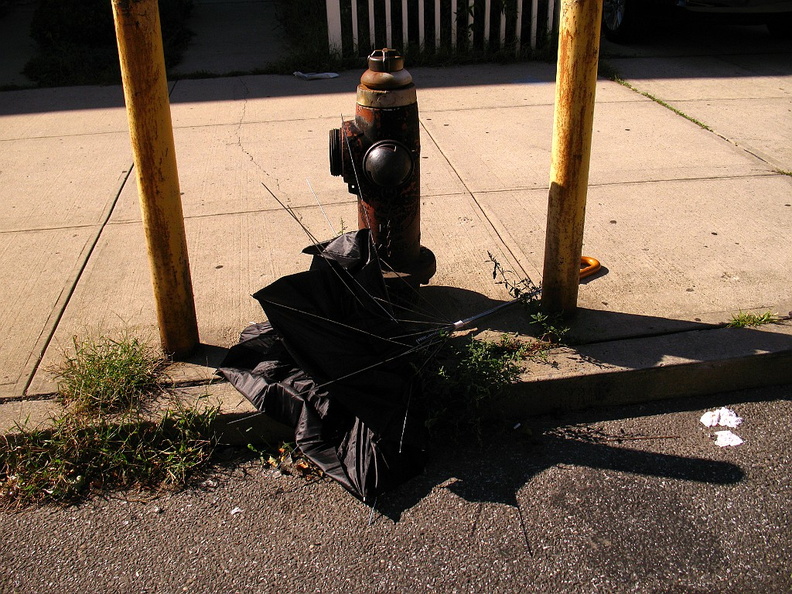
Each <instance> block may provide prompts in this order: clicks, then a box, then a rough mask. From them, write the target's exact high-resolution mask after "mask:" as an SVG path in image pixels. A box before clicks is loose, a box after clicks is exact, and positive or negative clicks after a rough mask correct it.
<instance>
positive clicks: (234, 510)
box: [231, 507, 242, 516]
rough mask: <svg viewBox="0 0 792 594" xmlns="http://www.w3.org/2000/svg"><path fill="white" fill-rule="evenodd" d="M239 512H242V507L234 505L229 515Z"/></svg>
mask: <svg viewBox="0 0 792 594" xmlns="http://www.w3.org/2000/svg"><path fill="white" fill-rule="evenodd" d="M241 513H242V508H241V507H235V508H234V509H232V510H231V515H232V516H235V515H237V514H241Z"/></svg>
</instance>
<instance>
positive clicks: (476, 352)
mask: <svg viewBox="0 0 792 594" xmlns="http://www.w3.org/2000/svg"><path fill="white" fill-rule="evenodd" d="M529 348H530V347H529V346H528V345H526V344H525V343H522V342H521V341H519V340H517V339H515V338H513V337H511V336H509V335H506V334H504V335H503V336H501V338H500V340H499V341H488V340H477V339H474V338H472V337H465V338H464V339H463V342H462V343H461V344H459V343H458V342H453V341H450V342H448V343H447V344H446V346H445V347H444V349H443V351H442V352H440V353H439V354H438V356H437V357H436V358H435V359H434V360H432V362H431V363H430V365H429V368H428V369H427V370H425V372H424V374H423V378H424V391H425V393H426V394H428V395H431V397H430V398H428V399H427V403H426V407H427V411H426V413H427V415H426V416H427V422H426V426H427V428H428V429H429V431H430V433H432V434H442V435H444V436H446V435H450V436H452V437H453V436H464V437H465V438H466V439H467V438H469V437H471V436H472V437H474V438H475V439H477V440H478V441H479V443H480V442H481V440H482V430H483V422H484V419H485V418H486V417H487V413H488V407H489V406H490V405H491V403H492V401H493V399H494V397H496V396H497V395H498V394H500V393H501V392H502V391H503V389H504V388H506V386H508V385H509V384H511V383H513V382H514V381H515V380H516V379H517V378H518V377H519V375H520V365H519V362H520V361H521V360H522V359H524V358H525V357H526V356H528V354H529Z"/></svg>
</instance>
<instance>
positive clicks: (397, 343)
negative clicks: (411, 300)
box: [261, 298, 410, 347]
mask: <svg viewBox="0 0 792 594" xmlns="http://www.w3.org/2000/svg"><path fill="white" fill-rule="evenodd" d="M261 301H264V302H266V303H270V304H272V305H274V306H276V307H281V308H283V309H288V310H289V311H293V312H295V313H299V314H302V315H304V316H307V317H311V318H316V319H317V320H322V321H323V322H329V323H331V324H335V325H336V326H338V327H340V328H344V329H345V330H351V331H353V332H357V333H359V334H363V335H365V336H369V337H371V338H376V339H378V340H382V341H384V342H389V343H391V344H395V345H398V346H402V347H405V346H410V345H408V344H405V343H403V342H399V341H398V340H394V339H392V338H387V337H385V336H380V335H378V334H374V333H373V332H368V331H367V330H363V329H362V328H356V327H355V326H350V325H349V324H344V323H343V322H339V321H338V320H334V319H332V318H327V317H325V316H321V315H319V314H315V313H313V312H310V311H305V310H304V309H299V308H296V307H292V306H290V305H286V304H285V303H279V302H277V301H272V300H271V299H265V298H261Z"/></svg>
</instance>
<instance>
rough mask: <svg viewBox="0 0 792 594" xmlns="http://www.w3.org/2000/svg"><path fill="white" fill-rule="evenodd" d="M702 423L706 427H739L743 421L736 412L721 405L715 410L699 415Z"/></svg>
mask: <svg viewBox="0 0 792 594" xmlns="http://www.w3.org/2000/svg"><path fill="white" fill-rule="evenodd" d="M701 422H702V424H704V425H706V426H707V427H731V428H732V429H734V428H735V427H739V426H740V423H742V422H743V420H742V417H738V416H737V413H736V412H734V411H733V410H731V409H728V408H726V407H725V406H724V407H721V408H719V409H717V410H711V411H708V412H705V413H704V414H703V415H701Z"/></svg>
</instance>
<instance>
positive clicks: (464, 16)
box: [326, 0, 557, 55]
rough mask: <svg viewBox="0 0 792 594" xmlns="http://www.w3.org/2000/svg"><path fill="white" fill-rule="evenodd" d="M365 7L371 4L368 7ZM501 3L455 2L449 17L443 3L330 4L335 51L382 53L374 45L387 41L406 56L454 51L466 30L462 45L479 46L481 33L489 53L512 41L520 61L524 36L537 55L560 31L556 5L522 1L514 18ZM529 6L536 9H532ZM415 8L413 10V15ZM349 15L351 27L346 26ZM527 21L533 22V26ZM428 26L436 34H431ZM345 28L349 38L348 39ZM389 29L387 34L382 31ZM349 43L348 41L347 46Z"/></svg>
mask: <svg viewBox="0 0 792 594" xmlns="http://www.w3.org/2000/svg"><path fill="white" fill-rule="evenodd" d="M342 1H344V2H345V8H346V10H342ZM350 2H351V5H350ZM397 2H398V3H400V4H401V7H400V8H401V10H400V11H399V10H396V11H395V10H394V5H396V6H398V4H397ZM363 3H367V5H366V4H363ZM495 3H496V4H495V5H494V6H493V1H492V0H478V1H476V0H450V11H449V10H448V9H447V8H446V9H444V10H443V9H441V4H442V2H441V0H417V5H416V3H415V2H408V0H326V5H327V30H328V42H329V46H330V51H331V52H346V51H347V50H348V49H352V50H353V51H355V52H358V53H368V52H370V51H371V50H373V49H376V48H375V47H374V45H375V43H376V42H375V41H372V40H380V39H383V38H384V41H385V44H386V46H387V47H396V48H397V49H402V50H406V48H408V47H409V46H410V45H412V44H417V45H418V47H420V48H422V49H424V50H431V49H432V48H434V50H435V51H437V50H438V49H439V48H440V47H442V46H443V44H445V45H446V46H449V47H450V48H451V49H452V50H453V49H455V48H456V47H457V45H458V43H459V39H460V34H459V32H460V27H462V28H464V29H466V33H465V34H464V35H463V37H462V39H463V40H464V39H465V38H466V40H467V42H468V44H471V45H472V44H473V43H474V39H473V34H474V33H473V32H474V30H478V31H480V34H479V37H480V39H479V40H478V42H479V44H481V45H483V47H485V48H491V47H492V46H493V45H495V46H497V47H500V48H503V47H506V43H507V38H508V39H509V41H510V43H513V44H514V49H515V52H516V54H517V55H520V53H521V52H522V50H523V47H524V43H525V42H524V40H523V36H524V33H525V31H526V29H527V32H528V37H529V39H528V40H527V42H528V44H529V45H530V48H531V49H536V47H537V42H538V40H539V39H540V37H539V36H540V35H544V36H547V35H549V34H550V33H552V32H553V30H554V27H555V26H556V21H557V18H556V2H555V0H541V1H540V0H525V1H524V0H516V11H515V10H510V11H508V13H507V11H505V10H504V9H503V4H502V2H500V1H499V0H495ZM529 3H530V6H527V5H528V4H529ZM359 4H360V6H359ZM445 4H446V6H447V5H448V3H447V2H446V3H445ZM383 5H384V6H383ZM409 5H412V9H410V6H409ZM476 5H478V6H476ZM482 5H483V6H482ZM540 6H541V8H542V9H543V10H542V12H543V13H544V14H542V15H541V16H540V14H539V12H540ZM411 10H412V12H417V13H418V14H417V21H418V26H417V31H416V28H415V27H414V26H413V27H412V29H411V28H410V26H409V23H410V20H411V16H412V21H415V15H413V14H412V13H411ZM377 11H378V12H379V13H380V15H381V13H382V12H383V11H384V16H385V18H384V23H383V19H382V18H380V19H376V18H375V14H376V13H377ZM394 12H400V17H399V15H398V14H397V15H394ZM344 15H346V16H347V21H351V23H350V22H346V23H344V22H343V21H344ZM359 15H367V17H366V18H367V21H368V22H367V23H366V22H360V21H361V17H360V16H359ZM427 16H429V17H432V16H433V18H429V19H427ZM493 17H494V18H493ZM476 18H478V19H479V20H481V19H483V23H481V22H475V19H476ZM526 19H528V21H527V22H526ZM399 20H400V22H399ZM377 21H379V22H377ZM427 21H429V22H428V24H429V25H430V27H432V28H433V30H429V31H427ZM449 21H450V22H449ZM383 25H384V26H383ZM350 26H351V45H352V47H351V48H349V44H350V36H349V34H348V31H349V29H350ZM366 26H367V27H368V35H367V36H366V38H367V41H368V45H369V46H370V47H362V46H361V43H364V41H363V39H362V38H363V36H364V35H363V33H364V31H365V29H361V27H366ZM345 28H346V30H347V35H346V36H345V35H343V31H344V29H345ZM383 28H384V31H382V29H383ZM443 29H445V30H446V31H449V30H450V35H448V33H446V38H445V39H441V30H443ZM399 33H400V34H401V38H400V39H396V38H395V37H396V36H397V35H399ZM416 33H417V35H416ZM507 35H508V37H507ZM344 37H346V40H347V43H346V44H345V43H344ZM399 46H401V47H399Z"/></svg>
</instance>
